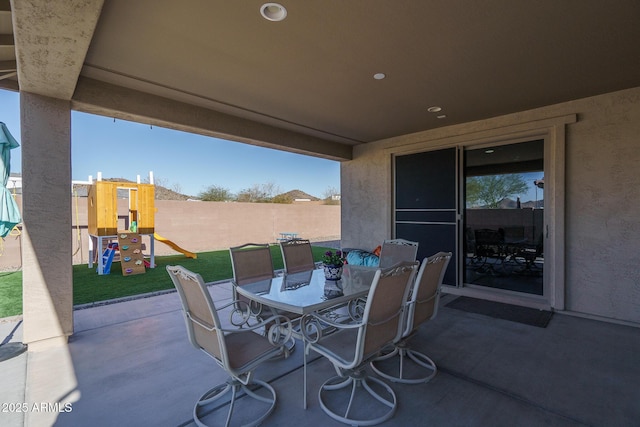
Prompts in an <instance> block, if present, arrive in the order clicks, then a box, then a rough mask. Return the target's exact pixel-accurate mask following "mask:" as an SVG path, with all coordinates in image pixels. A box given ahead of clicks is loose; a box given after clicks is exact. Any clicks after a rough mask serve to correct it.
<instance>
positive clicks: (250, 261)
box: [229, 243, 300, 351]
mask: <svg viewBox="0 0 640 427" xmlns="http://www.w3.org/2000/svg"><path fill="white" fill-rule="evenodd" d="M229 254H230V255H231V267H232V270H233V282H234V283H235V284H236V285H237V286H243V285H246V284H248V283H254V282H257V281H260V280H268V279H273V278H274V277H275V273H274V271H273V260H272V258H271V250H270V249H269V245H268V244H266V243H264V244H260V243H246V244H244V245H241V246H234V247H231V248H229ZM232 289H233V299H234V300H236V301H241V302H243V303H245V304H248V305H249V307H250V308H251V313H252V314H253V315H254V316H255V318H256V319H257V320H258V321H261V317H262V316H263V315H264V307H262V305H261V304H259V303H257V302H255V301H252V300H250V299H248V298H246V297H244V296H242V295H240V294H238V292H237V291H236V289H235V286H233V287H232ZM271 312H273V313H274V314H276V310H273V309H271ZM277 314H281V315H284V316H287V317H288V318H289V319H295V318H298V317H300V315H299V314H295V313H290V312H285V311H279V312H277ZM287 346H288V348H289V351H293V349H294V348H295V339H293V338H292V339H291V340H290V342H289V343H288V344H287Z"/></svg>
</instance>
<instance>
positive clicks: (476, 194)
mask: <svg viewBox="0 0 640 427" xmlns="http://www.w3.org/2000/svg"><path fill="white" fill-rule="evenodd" d="M527 190H528V186H527V183H526V181H525V180H524V178H523V177H522V175H520V174H505V175H485V176H473V177H469V178H467V194H466V198H467V205H468V206H477V205H479V204H483V205H484V206H485V207H487V208H490V209H497V208H498V204H499V203H500V201H502V200H503V199H506V198H507V197H509V196H514V195H516V194H521V193H526V192H527Z"/></svg>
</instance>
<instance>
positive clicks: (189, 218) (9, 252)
mask: <svg viewBox="0 0 640 427" xmlns="http://www.w3.org/2000/svg"><path fill="white" fill-rule="evenodd" d="M16 201H17V202H18V206H20V207H21V206H22V200H21V197H20V195H18V196H17V197H16ZM155 206H156V208H157V211H156V213H155V231H156V233H157V234H159V235H160V236H162V237H164V238H166V239H169V240H171V241H173V242H174V243H175V244H177V245H178V246H180V247H182V248H184V249H186V250H189V251H191V252H206V251H213V250H219V249H228V248H229V247H230V246H237V245H241V244H244V243H275V242H277V239H278V237H280V233H281V232H295V233H298V236H299V237H300V238H304V239H309V240H311V241H324V240H339V239H340V206H339V205H325V204H321V203H319V202H318V203H317V202H298V203H293V204H275V203H236V202H198V201H174V200H156V201H155ZM127 212H128V200H127V199H118V216H119V217H120V219H119V221H118V226H119V227H121V228H124V227H125V219H124V217H126V216H127ZM51 214H52V215H56V214H58V215H67V214H71V215H72V224H73V251H74V253H73V257H72V258H73V263H74V264H86V263H87V262H88V259H89V258H88V257H89V255H88V248H89V235H88V232H87V225H88V224H87V198H86V197H78V198H77V199H76V198H72V206H71V209H70V211H69V212H67V213H65V212H60V213H53V212H52V213H51ZM16 234H17V233H13V234H12V235H9V236H7V237H5V239H4V242H2V244H3V247H2V248H1V251H0V271H11V270H16V269H19V268H21V267H22V260H21V254H20V250H21V245H22V239H23V238H24V237H25V236H24V235H23V234H20V235H16ZM143 242H144V243H147V244H148V240H147V239H146V238H143ZM146 252H148V248H147V250H146ZM155 254H156V256H163V255H175V254H179V253H178V252H175V251H174V250H173V249H171V248H170V247H169V246H167V245H165V244H163V243H160V242H158V241H156V243H155Z"/></svg>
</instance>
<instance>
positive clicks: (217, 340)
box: [167, 266, 291, 426]
mask: <svg viewBox="0 0 640 427" xmlns="http://www.w3.org/2000/svg"><path fill="white" fill-rule="evenodd" d="M167 272H168V273H169V276H170V277H171V280H172V281H173V284H174V285H175V287H176V289H177V290H178V295H179V296H180V301H181V302H182V308H183V315H184V319H185V323H186V326H187V334H188V336H189V341H190V342H191V344H192V345H193V346H194V347H195V348H197V349H200V350H202V351H204V352H205V353H206V354H208V355H209V356H211V357H212V358H213V359H214V360H215V361H216V363H217V364H218V366H220V367H221V368H222V369H224V370H225V371H226V372H227V373H228V374H229V379H228V380H227V381H226V382H225V383H223V384H220V385H217V386H215V387H213V388H212V389H211V390H209V391H207V392H206V393H204V394H203V395H202V396H201V397H200V398H199V399H198V401H197V402H196V405H195V407H194V409H193V419H194V421H195V423H196V424H197V425H199V426H204V425H205V424H204V422H203V421H202V419H201V418H202V417H203V412H205V411H206V414H205V415H206V417H207V418H208V419H211V418H216V419H217V418H219V417H223V418H224V419H225V420H226V421H225V423H226V424H225V425H227V426H228V425H229V424H230V422H231V421H232V420H233V421H234V422H236V421H239V422H242V424H243V425H251V426H255V425H258V424H260V423H261V422H262V421H263V420H264V419H265V418H267V416H269V414H270V413H271V412H272V411H273V409H274V408H275V405H276V392H275V390H274V389H273V387H271V386H270V385H269V384H267V383H266V382H264V381H261V380H257V379H254V378H253V371H254V369H255V368H256V367H257V366H258V365H259V364H261V363H262V362H265V361H268V360H272V359H273V358H274V357H277V356H279V355H285V356H286V355H287V350H286V347H285V345H284V343H286V342H287V341H289V339H290V337H291V323H290V322H289V319H287V318H286V317H284V316H273V317H270V318H269V319H265V320H264V322H261V323H259V324H257V325H254V326H251V327H244V328H232V329H225V328H222V327H221V324H220V319H219V311H220V310H222V309H225V308H229V307H231V308H233V309H235V307H237V306H238V304H239V305H242V303H240V302H237V301H232V302H230V303H227V304H225V305H223V306H220V307H215V306H214V303H213V301H212V299H211V295H210V294H209V292H208V290H207V287H206V285H205V284H204V281H203V280H202V277H201V276H200V275H199V274H196V273H193V272H191V271H189V270H187V269H185V268H183V267H181V266H167ZM246 309H247V310H248V307H246ZM259 328H267V333H266V334H264V335H260V334H257V333H254V331H255V330H256V329H259ZM228 400H229V401H228ZM227 401H228V402H227ZM227 406H228V410H227V409H226V408H227ZM205 407H206V410H205ZM237 407H239V408H237ZM234 409H237V410H235V411H234ZM248 414H249V415H248ZM256 414H258V415H257V417H256ZM248 417H251V418H250V419H247V418H248ZM253 417H256V418H253Z"/></svg>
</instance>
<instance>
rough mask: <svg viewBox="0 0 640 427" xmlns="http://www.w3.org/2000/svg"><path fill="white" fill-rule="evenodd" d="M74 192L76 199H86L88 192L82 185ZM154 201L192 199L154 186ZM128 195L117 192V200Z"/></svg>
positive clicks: (87, 187)
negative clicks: (76, 195)
mask: <svg viewBox="0 0 640 427" xmlns="http://www.w3.org/2000/svg"><path fill="white" fill-rule="evenodd" d="M102 180H103V181H109V182H131V183H133V181H130V180H128V179H124V178H103V179H102ZM73 188H74V190H75V191H76V192H77V193H78V197H87V194H88V192H89V186H88V185H84V184H75V185H74V186H73ZM154 193H155V199H156V200H189V199H193V198H194V197H191V196H187V195H186V194H180V193H178V192H176V191H173V190H170V189H168V188H166V187H163V186H161V185H155V191H154ZM127 197H129V195H128V194H127V190H118V198H127Z"/></svg>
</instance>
